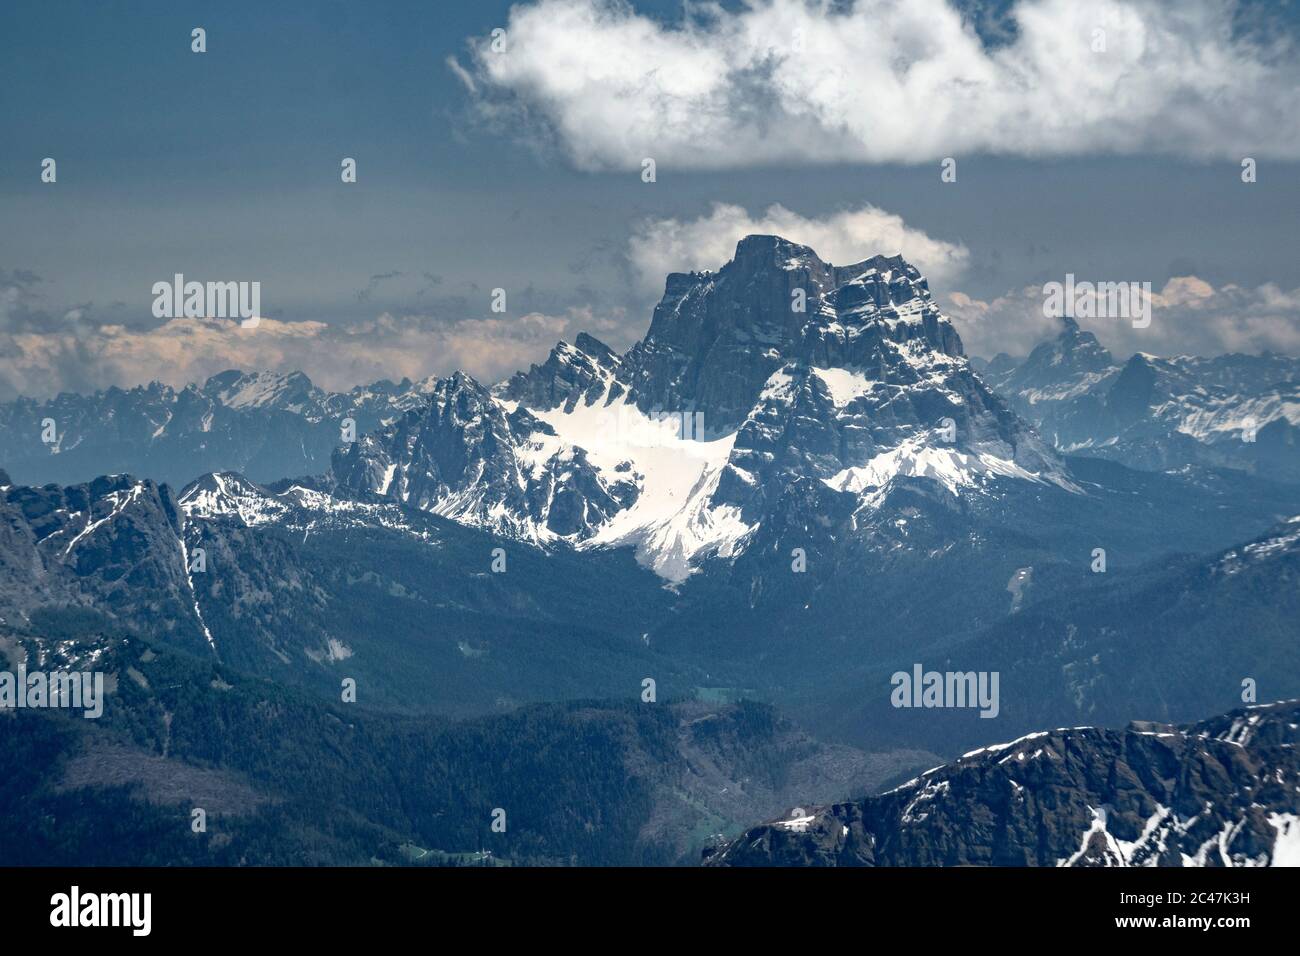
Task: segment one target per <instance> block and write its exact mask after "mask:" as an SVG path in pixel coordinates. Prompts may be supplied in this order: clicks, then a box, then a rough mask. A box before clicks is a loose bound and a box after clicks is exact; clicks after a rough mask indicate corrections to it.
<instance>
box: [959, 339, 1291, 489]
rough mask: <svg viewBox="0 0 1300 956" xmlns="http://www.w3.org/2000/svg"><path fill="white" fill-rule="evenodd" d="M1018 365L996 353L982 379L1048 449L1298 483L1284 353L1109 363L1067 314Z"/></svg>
mask: <svg viewBox="0 0 1300 956" xmlns="http://www.w3.org/2000/svg"><path fill="white" fill-rule="evenodd" d="M1064 325H1065V327H1064V329H1063V331H1062V332H1061V334H1060V335H1059V336H1058V337H1057V338H1056V339H1054V340H1052V341H1049V342H1044V343H1042V344H1041V345H1039V346H1038V347H1037V348H1035V349H1034V350H1033V352H1031V353H1030V355H1029V357H1028V358H1027V359H1025V360H1024V361H1023V362H1021V363H1016V362H1014V361H1013V360H1011V359H1010V358H1008V357H1007V356H1005V355H999V356H997V357H995V358H994V359H993V360H992V361H990V362H988V363H978V364H980V365H981V374H982V376H983V377H984V379H985V380H986V381H988V382H989V384H990V385H992V386H993V388H994V389H995V390H996V391H997V392H998V393H999V394H1000V395H1002V396H1003V397H1005V398H1006V400H1007V401H1008V403H1009V404H1010V405H1011V407H1012V408H1013V409H1015V410H1016V411H1017V412H1018V413H1019V414H1021V415H1023V416H1024V417H1025V418H1026V419H1028V420H1029V421H1031V422H1033V423H1034V425H1035V426H1036V427H1037V428H1038V430H1039V431H1040V432H1041V433H1042V434H1043V436H1044V437H1045V438H1047V439H1049V440H1050V441H1051V442H1052V443H1053V444H1054V445H1055V446H1056V447H1057V449H1058V450H1060V451H1061V452H1063V453H1068V454H1079V455H1092V456H1096V457H1099V458H1109V459H1111V460H1112V461H1118V462H1120V463H1122V464H1125V465H1128V466H1129V467H1130V468H1141V469H1147V470H1164V469H1170V468H1179V467H1182V466H1186V465H1193V464H1199V465H1212V466H1217V467H1225V468H1240V469H1242V470H1244V471H1248V472H1250V473H1252V474H1256V475H1260V476H1262V477H1268V478H1271V479H1274V480H1277V481H1300V359H1296V358H1290V357H1288V356H1284V355H1275V354H1264V355H1221V356H1218V357H1216V358H1195V357H1192V356H1186V355H1184V356H1179V357H1177V358H1160V357H1158V356H1155V355H1146V354H1144V353H1141V352H1139V353H1138V354H1136V355H1134V356H1133V357H1132V358H1130V359H1129V360H1128V361H1127V362H1124V363H1118V362H1115V361H1114V360H1113V359H1112V357H1111V355H1110V353H1109V352H1108V351H1106V349H1104V348H1103V347H1102V346H1101V344H1100V343H1099V342H1098V341H1097V337H1096V336H1095V335H1093V334H1092V333H1091V332H1087V331H1084V330H1083V329H1080V328H1079V326H1078V324H1077V323H1076V322H1075V321H1074V320H1073V319H1068V318H1067V319H1065V320H1064Z"/></svg>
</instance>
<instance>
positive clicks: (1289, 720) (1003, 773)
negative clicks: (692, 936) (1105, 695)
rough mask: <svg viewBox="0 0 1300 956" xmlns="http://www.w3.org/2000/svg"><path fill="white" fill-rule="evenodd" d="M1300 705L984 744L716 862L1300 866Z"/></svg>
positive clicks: (745, 843) (739, 842)
mask: <svg viewBox="0 0 1300 956" xmlns="http://www.w3.org/2000/svg"><path fill="white" fill-rule="evenodd" d="M1297 745H1300V702H1298V701H1288V702H1283V703H1277V704H1270V705H1266V706H1258V707H1248V708H1244V709H1241V710H1236V711H1233V712H1231V713H1228V714H1225V715H1223V716H1220V717H1215V718H1212V719H1210V720H1204V721H1201V722H1199V723H1195V724H1189V725H1184V726H1177V727H1175V726H1171V725H1167V724H1151V723H1133V724H1130V725H1129V726H1128V727H1127V728H1125V729H1124V730H1102V729H1097V728H1090V727H1081V728H1075V729H1067V730H1053V731H1044V732H1041V733H1034V734H1030V735H1028V736H1026V737H1022V738H1021V739H1019V740H1015V741H1012V742H1011V743H1007V744H997V745H993V746H989V747H984V748H981V749H979V750H976V751H973V752H972V753H968V754H966V755H965V756H963V757H962V758H961V759H959V760H957V761H955V762H953V763H950V764H947V765H945V766H942V767H937V768H935V769H934V770H930V771H927V772H926V773H924V774H922V775H921V776H920V777H917V778H916V779H914V780H911V781H909V782H908V783H905V784H903V785H902V786H901V787H899V788H897V789H896V790H892V791H890V792H889V793H885V794H882V795H880V796H876V797H870V798H868V799H866V800H861V801H856V802H850V803H838V804H834V805H832V806H829V807H822V808H813V809H809V810H806V811H801V812H800V813H798V815H796V816H791V817H788V818H786V819H781V820H775V821H773V822H771V823H766V824H763V825H762V826H758V827H754V828H753V829H751V830H749V831H747V832H746V833H745V834H744V835H743V836H741V837H739V838H738V839H736V840H734V841H731V842H730V843H727V844H725V845H724V846H722V847H720V848H718V849H715V850H711V851H707V852H706V857H705V863H706V865H714V866H971V865H974V866H1269V865H1272V866H1288V865H1291V866H1293V865H1296V864H1298V863H1300V751H1298V750H1297Z"/></svg>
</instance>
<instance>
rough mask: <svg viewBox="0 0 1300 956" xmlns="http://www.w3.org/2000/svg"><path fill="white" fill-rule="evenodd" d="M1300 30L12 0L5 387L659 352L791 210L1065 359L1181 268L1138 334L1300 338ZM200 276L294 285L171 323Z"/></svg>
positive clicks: (1191, 345) (888, 8) (1143, 21)
mask: <svg viewBox="0 0 1300 956" xmlns="http://www.w3.org/2000/svg"><path fill="white" fill-rule="evenodd" d="M1298 24H1300V14H1298V13H1297V9H1296V6H1295V4H1289V3H1280V2H1279V3H1267V4H1265V3H1256V4H1251V5H1249V6H1245V7H1243V6H1239V5H1235V4H1229V3H1219V2H1213V0H1182V2H1179V3H1163V4H1153V3H1146V2H1141V0H1126V2H1107V3H1097V2H1085V0H1077V2H1073V3H1066V2H1064V0H1019V2H1013V3H1011V2H1008V3H975V4H964V5H962V6H961V8H960V9H957V8H954V7H953V6H952V5H950V4H948V3H944V2H943V0H908V2H902V0H897V2H889V0H858V2H848V0H846V2H841V3H834V4H830V3H821V2H815V0H770V2H769V0H764V2H755V3H752V4H738V3H729V4H725V5H723V6H722V7H716V8H711V7H707V6H702V5H697V6H696V7H695V8H694V11H693V13H692V15H691V16H688V17H684V15H683V8H682V5H681V4H678V3H644V2H636V3H633V4H626V3H605V2H597V0H540V2H525V3H520V4H518V5H516V6H515V7H514V9H513V10H512V9H511V7H510V5H509V4H507V3H497V2H490V0H479V2H472V3H470V2H466V3H454V2H437V3H435V2H429V0H419V2H409V3H408V2H383V0H376V2H370V3H358V2H327V0H312V2H300V3H299V2H295V3H289V2H284V3H266V2H223V3H221V4H214V3H209V4H201V3H185V2H177V0H167V2H102V0H99V2H86V3H71V2H61V0H41V2H27V0H7V2H6V3H5V4H4V5H3V8H2V9H0V137H3V140H2V142H3V148H0V398H8V397H12V395H13V394H15V393H28V394H47V393H50V392H54V391H58V390H60V389H67V390H85V389H87V388H92V387H101V386H105V385H108V384H124V385H125V384H133V383H136V382H140V381H146V380H148V379H150V378H154V377H161V378H164V379H166V380H168V381H171V382H173V383H175V384H180V383H182V382H184V381H187V380H190V379H195V378H197V379H202V378H203V377H206V375H208V374H211V373H212V372H215V371H218V370H220V369H222V368H226V367H231V366H240V367H278V368H286V369H287V368H302V369H303V370H304V371H306V372H307V373H308V374H309V375H311V376H312V378H313V379H315V380H317V381H318V382H319V383H320V384H323V385H327V386H330V387H346V386H348V385H351V384H356V383H359V382H363V381H370V380H373V379H376V378H380V377H391V378H400V377H401V376H402V375H411V376H417V375H424V374H431V373H445V372H447V371H450V370H451V369H453V368H456V367H465V368H467V369H468V370H469V371H470V372H471V373H473V374H476V375H478V376H480V377H483V378H485V379H487V380H495V379H497V378H499V377H501V376H503V375H504V374H506V373H508V372H509V371H510V370H512V369H514V368H516V367H518V366H519V365H520V364H526V363H527V362H528V361H530V360H540V359H541V358H542V357H543V356H544V355H545V353H546V351H547V350H548V349H549V347H550V346H551V345H552V344H554V341H555V340H556V339H557V338H560V337H565V338H569V339H572V337H573V336H574V335H576V333H577V332H578V331H580V330H582V329H587V330H589V331H591V332H593V333H594V334H596V335H597V336H598V337H600V338H603V339H605V340H607V341H608V342H609V343H610V344H611V345H614V346H616V347H619V348H623V347H626V346H627V345H628V344H630V343H631V342H632V341H633V340H634V339H636V338H637V337H639V336H640V335H641V334H643V333H644V330H645V327H646V325H647V323H648V321H649V317H650V311H651V309H652V308H653V305H654V302H655V301H656V299H657V297H658V293H659V292H660V291H661V290H662V281H663V275H662V273H663V272H665V271H667V270H668V269H688V268H716V267H718V266H720V265H722V263H723V262H724V261H725V259H726V257H727V256H726V252H725V250H727V249H729V248H732V247H734V243H735V241H736V239H739V238H740V235H741V234H743V232H744V231H754V230H761V231H778V230H779V231H782V232H784V233H787V234H789V238H792V239H795V240H796V241H804V242H809V243H810V244H812V245H813V246H814V247H815V248H817V249H818V251H819V252H820V253H821V254H822V256H823V257H824V258H828V259H832V260H833V261H836V262H844V261H848V260H850V259H862V258H866V257H867V256H870V255H873V254H875V253H878V252H884V253H894V252H899V251H901V252H903V254H904V255H907V256H909V258H911V259H913V261H915V262H916V263H917V264H918V266H920V267H921V268H922V269H923V271H925V272H926V273H927V275H929V276H930V278H931V286H932V288H933V290H934V291H935V293H936V294H937V295H939V296H940V299H941V302H942V304H943V305H944V307H945V308H946V309H947V310H948V311H949V312H950V314H952V315H953V318H954V320H955V321H956V322H957V323H958V327H959V329H960V330H961V331H962V334H963V336H964V338H965V339H966V340H967V343H968V349H969V350H970V351H972V352H977V353H982V354H991V353H992V352H994V351H997V350H1006V351H1010V352H1013V353H1020V354H1023V353H1024V352H1026V351H1027V350H1028V349H1029V348H1031V347H1032V346H1033V345H1034V344H1035V342H1036V341H1037V340H1038V339H1039V338H1041V337H1044V336H1045V335H1046V334H1048V333H1049V332H1050V323H1049V322H1047V320H1044V319H1043V317H1042V315H1041V301H1042V297H1041V292H1040V290H1041V286H1042V284H1043V283H1044V282H1046V281H1049V280H1062V279H1064V277H1065V274H1066V273H1074V274H1075V275H1076V276H1077V277H1078V278H1080V279H1092V280H1112V281H1116V280H1132V281H1149V282H1151V283H1152V286H1153V288H1154V290H1155V291H1156V292H1157V293H1158V294H1159V296H1158V298H1157V303H1156V304H1157V308H1156V310H1155V314H1156V321H1155V322H1153V324H1152V328H1151V329H1148V330H1145V331H1144V332H1143V333H1140V334H1139V333H1137V332H1135V331H1134V330H1132V329H1131V328H1125V327H1123V326H1122V325H1119V324H1114V323H1112V324H1110V325H1106V324H1104V323H1098V324H1097V325H1096V326H1095V331H1096V332H1097V333H1098V335H1099V336H1100V337H1101V338H1102V340H1103V342H1105V343H1106V344H1107V345H1109V346H1111V347H1112V348H1114V349H1115V350H1116V352H1117V353H1118V354H1120V355H1121V356H1122V355H1124V354H1126V353H1127V352H1131V351H1133V350H1139V349H1140V350H1142V351H1150V352H1157V353H1169V352H1199V353H1214V352H1222V351H1225V350H1241V351H1257V350H1259V349H1262V348H1272V349H1275V350H1278V351H1285V352H1290V353H1292V354H1300V318H1298V316H1300V258H1298V257H1297V248H1300V242H1298V241H1297V221H1298V215H1300V119H1298V117H1300V54H1297V52H1296V50H1295V48H1294V43H1295V42H1296V40H1297V38H1298V37H1300V29H1298ZM195 27H202V28H204V29H205V30H206V33H207V38H206V39H207V52H205V53H201V54H199V53H194V52H192V51H191V30H192V29H194V28H195ZM498 27H499V28H503V29H505V30H506V33H505V49H504V50H502V51H494V50H493V49H492V48H491V46H490V43H491V33H492V30H493V29H494V28H498ZM1097 30H1101V31H1103V32H1102V34H1101V35H1102V36H1103V37H1104V45H1105V49H1104V50H1097V49H1095V47H1096V45H1097V37H1098V34H1097V32H1096V31H1097ZM949 156H951V157H954V158H955V159H956V160H957V181H956V182H953V183H944V182H941V180H940V162H941V161H942V160H943V159H944V158H945V157H949ZM1247 156H1249V157H1253V158H1255V159H1256V160H1257V163H1258V181H1257V182H1255V183H1252V184H1245V183H1243V182H1242V181H1241V160H1242V158H1243V157H1247ZM46 157H52V158H54V159H55V160H56V162H57V182H55V183H43V182H41V163H42V160H43V159H44V158H46ZM344 157H352V158H355V159H356V161H357V169H358V180H357V182H356V183H354V184H345V183H343V182H341V180H340V162H341V161H342V160H343V158H344ZM647 157H650V158H654V159H655V162H656V167H657V168H656V174H657V181H656V182H653V183H645V182H643V181H642V176H641V170H642V161H643V159H645V158H647ZM774 206H775V207H779V208H775V209H774V208H773V207H774ZM178 272H179V273H183V274H184V275H185V276H186V278H187V279H196V280H199V281H207V280H213V281H258V282H260V283H261V300H262V312H263V314H264V315H265V316H266V317H267V318H268V321H265V322H264V323H263V325H262V326H261V327H260V328H258V329H256V330H241V329H239V328H238V327H237V325H236V324H234V323H225V324H223V323H211V322H197V323H196V322H194V321H193V320H184V319H176V320H170V321H167V320H160V319H157V318H155V317H154V316H153V314H152V311H151V305H152V302H153V295H152V292H151V288H152V286H153V284H154V283H155V282H158V281H160V280H170V278H171V277H172V275H173V274H174V273H178ZM1180 277H1194V279H1191V278H1180ZM1171 279H1178V281H1175V282H1172V283H1171V281H1170V280H1171ZM494 288H504V289H505V290H506V293H507V300H506V301H507V310H506V312H505V313H502V314H494V313H493V312H492V311H491V310H490V308H489V306H490V301H491V290H492V289H494ZM1025 290H1029V291H1028V292H1026V291H1025ZM1083 324H1085V325H1088V323H1087V322H1084V323H1083Z"/></svg>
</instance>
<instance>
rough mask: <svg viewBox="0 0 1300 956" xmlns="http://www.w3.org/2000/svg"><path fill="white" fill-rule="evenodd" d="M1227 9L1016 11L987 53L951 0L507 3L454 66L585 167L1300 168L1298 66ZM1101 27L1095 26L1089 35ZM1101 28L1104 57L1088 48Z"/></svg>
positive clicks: (1195, 4)
mask: <svg viewBox="0 0 1300 956" xmlns="http://www.w3.org/2000/svg"><path fill="white" fill-rule="evenodd" d="M1234 7H1235V4H1234V3H1233V2H1231V0H1179V2H1178V3H1167V2H1165V3H1162V2H1157V0H1016V2H1014V3H1013V5H1012V7H1011V10H1010V16H1011V17H1013V18H1014V20H1015V22H1016V24H1017V27H1018V34H1017V36H1016V38H1015V39H1014V40H1013V41H1012V42H1010V43H1009V44H1007V45H1004V46H1001V47H997V48H995V49H991V50H990V49H986V48H985V47H984V46H983V45H982V44H981V42H980V40H979V38H978V37H977V36H976V35H975V33H974V32H973V30H972V29H971V28H970V27H969V26H967V25H964V24H963V22H962V18H961V15H960V14H959V13H958V11H957V10H955V9H954V8H953V7H952V6H951V5H950V4H949V3H948V2H946V0H847V2H834V3H832V2H831V0H749V2H747V3H746V4H745V6H744V7H742V8H741V9H740V10H739V11H736V12H724V11H722V10H721V9H720V8H719V7H718V6H717V5H715V4H704V5H688V16H687V18H686V19H685V20H684V22H683V23H681V24H680V25H674V26H667V25H665V24H664V23H663V22H661V21H659V20H656V19H653V18H651V17H648V16H645V15H643V14H640V13H638V12H636V10H635V9H634V8H633V7H632V6H631V5H630V4H628V3H625V2H619V0H536V2H533V3H525V4H520V5H518V6H515V7H513V8H512V9H511V12H510V16H509V20H508V24H507V38H508V45H507V49H506V50H505V51H504V52H500V53H497V52H493V51H492V50H491V48H490V45H489V41H488V39H487V38H479V39H477V40H475V41H474V45H473V51H472V63H471V65H470V71H472V75H471V72H467V71H466V70H465V69H464V68H463V67H461V66H460V65H459V63H456V64H455V70H456V72H457V74H458V75H459V76H460V77H461V80H462V82H463V83H464V84H465V86H466V88H467V90H468V91H469V92H470V95H471V97H473V99H474V101H475V102H476V103H477V105H478V107H479V109H480V110H481V112H482V114H483V116H484V117H486V118H487V119H489V120H491V121H494V122H498V123H501V124H503V125H508V126H509V127H510V128H511V129H512V130H513V131H515V132H517V133H524V134H525V135H529V136H533V137H536V136H538V135H540V136H542V137H544V138H545V139H546V140H548V141H550V142H551V143H552V144H553V145H555V146H557V147H558V148H559V149H560V150H562V151H563V152H564V153H565V154H566V155H567V156H568V158H569V160H570V161H571V162H572V163H574V164H575V165H576V166H578V167H580V168H584V169H639V168H640V164H641V161H642V159H643V158H644V157H653V158H655V160H656V161H657V163H658V164H659V169H660V171H661V174H662V171H663V170H665V169H671V168H672V167H674V166H675V167H679V168H732V167H739V166H751V165H757V164H772V163H802V162H842V161H861V162H929V161H935V160H938V159H940V158H943V157H945V156H957V157H959V156H961V155H962V154H971V153H993V154H1012V155H1024V156H1057V155H1076V154H1094V153H1115V154H1137V153H1146V152H1153V153H1159V154H1165V155H1169V154H1172V155H1186V156H1192V157H1216V158H1226V159H1232V160H1240V159H1241V158H1242V157H1244V156H1255V157H1259V156H1277V157H1287V158H1296V157H1300V124H1296V123H1295V122H1294V118H1295V117H1296V116H1297V115H1300V65H1298V64H1297V60H1296V58H1295V56H1294V54H1293V52H1288V50H1287V48H1286V47H1285V46H1284V44H1285V42H1286V41H1285V40H1284V39H1281V38H1279V39H1275V40H1274V41H1273V42H1274V43H1276V47H1275V48H1265V47H1263V46H1261V45H1260V43H1259V41H1258V39H1257V38H1256V39H1253V40H1248V39H1245V38H1242V37H1236V36H1234V34H1233V31H1232V14H1233V10H1234ZM1097 30H1101V31H1104V33H1103V34H1097V33H1096V32H1095V31H1097ZM1098 37H1104V44H1105V49H1104V51H1097V50H1094V45H1095V44H1096V43H1097V42H1098Z"/></svg>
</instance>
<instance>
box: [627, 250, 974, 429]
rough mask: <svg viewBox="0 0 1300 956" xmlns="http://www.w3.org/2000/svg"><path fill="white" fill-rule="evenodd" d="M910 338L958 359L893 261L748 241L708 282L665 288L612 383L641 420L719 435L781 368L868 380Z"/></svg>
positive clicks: (955, 342)
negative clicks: (859, 370)
mask: <svg viewBox="0 0 1300 956" xmlns="http://www.w3.org/2000/svg"><path fill="white" fill-rule="evenodd" d="M800 297H802V302H801V303H800V302H799V301H798V300H799V298H800ZM800 305H801V306H802V309H800V308H799V306H800ZM917 339H919V340H921V341H922V342H923V343H924V345H925V347H926V348H927V349H932V350H934V351H936V352H939V353H940V354H943V355H953V356H959V355H961V354H962V351H961V341H960V339H959V338H958V337H957V333H956V332H955V331H954V330H953V328H952V326H951V324H949V323H948V322H947V321H946V320H945V319H943V317H942V315H941V314H940V312H939V310H938V307H937V306H936V305H935V304H934V302H933V300H932V299H931V297H930V291H929V287H928V285H927V284H926V282H925V280H924V279H923V278H922V277H921V275H920V273H918V272H917V271H916V269H914V268H913V267H912V266H910V265H908V264H907V263H906V262H904V261H903V259H902V258H901V257H899V256H894V257H887V256H876V257H874V258H872V259H867V260H865V261H863V262H860V263H856V264H854V265H849V266H838V267H837V266H831V265H829V264H827V263H825V262H823V261H822V260H821V259H820V258H818V256H817V254H816V253H815V252H813V250H811V249H809V248H808V247H807V246H800V245H796V244H795V243H792V242H788V241H786V240H785V239H781V238H780V237H777V236H748V237H746V238H745V239H742V240H741V241H740V243H739V244H738V245H737V246H736V256H735V258H734V259H733V260H732V261H731V262H729V263H727V264H726V265H725V266H723V267H722V268H721V269H720V270H719V271H718V272H716V273H714V272H704V273H690V274H683V273H674V274H672V275H670V276H669V277H668V281H667V284H666V287H665V291H664V297H663V299H662V301H660V303H659V305H658V306H657V307H656V308H655V312H654V318H653V319H652V321H651V323H650V331H649V332H648V333H647V335H646V337H645V339H644V340H643V341H642V342H640V343H638V344H637V345H635V346H633V348H632V349H630V350H629V351H628V353H627V355H625V356H624V357H623V375H624V377H625V381H626V382H627V383H628V385H629V386H630V387H631V388H632V389H633V390H635V392H636V395H637V401H638V403H639V404H640V406H641V408H642V409H645V410H648V409H652V408H662V409H671V410H675V411H703V412H704V414H705V426H706V428H708V429H709V430H710V431H712V432H727V431H731V430H733V429H734V428H736V427H737V426H739V425H740V424H741V423H742V422H743V421H744V420H745V418H746V417H747V416H748V414H749V411H750V409H751V408H752V407H753V405H754V402H755V401H756V400H757V398H758V396H759V394H760V392H761V391H762V389H763V386H764V383H766V382H767V380H768V379H769V378H770V377H771V376H772V374H773V373H774V372H776V371H777V370H778V369H780V368H781V367H782V366H783V365H786V364H787V363H790V362H799V363H802V364H805V365H810V366H822V367H841V366H850V367H866V368H869V369H873V370H874V369H875V368H877V367H880V366H892V365H894V364H896V362H897V359H896V357H895V352H896V351H897V349H898V348H899V347H901V346H903V345H905V344H907V343H908V342H910V341H913V340H917ZM887 343H888V344H887Z"/></svg>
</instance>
